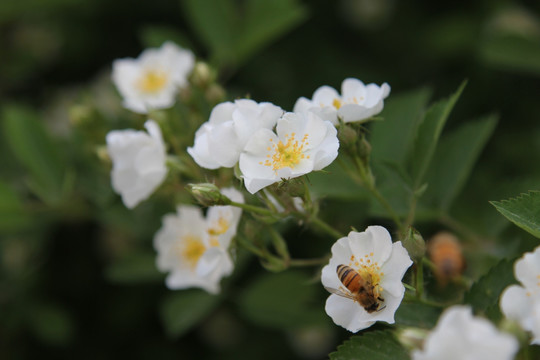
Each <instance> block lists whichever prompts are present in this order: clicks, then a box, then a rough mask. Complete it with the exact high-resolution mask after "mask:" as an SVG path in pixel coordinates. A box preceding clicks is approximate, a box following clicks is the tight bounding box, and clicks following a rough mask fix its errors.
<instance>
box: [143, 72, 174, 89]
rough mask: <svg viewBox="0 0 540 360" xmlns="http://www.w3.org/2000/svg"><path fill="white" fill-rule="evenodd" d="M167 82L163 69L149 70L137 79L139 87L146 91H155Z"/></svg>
mask: <svg viewBox="0 0 540 360" xmlns="http://www.w3.org/2000/svg"><path fill="white" fill-rule="evenodd" d="M166 83H167V74H166V73H165V72H163V71H159V70H158V71H156V70H149V71H147V72H146V73H145V74H144V75H143V76H142V77H141V78H140V79H139V81H138V83H137V86H138V87H139V89H141V90H142V91H144V92H146V93H155V92H157V91H159V90H161V89H162V88H163V87H164V86H165V84H166Z"/></svg>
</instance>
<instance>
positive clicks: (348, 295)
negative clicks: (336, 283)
mask: <svg viewBox="0 0 540 360" xmlns="http://www.w3.org/2000/svg"><path fill="white" fill-rule="evenodd" d="M324 288H325V289H326V291H328V292H329V293H332V294H336V295H339V296H341V297H344V298H347V299H351V300H354V297H353V295H352V294H351V293H350V292H345V291H343V290H341V289H334V288H331V287H326V286H325V287H324Z"/></svg>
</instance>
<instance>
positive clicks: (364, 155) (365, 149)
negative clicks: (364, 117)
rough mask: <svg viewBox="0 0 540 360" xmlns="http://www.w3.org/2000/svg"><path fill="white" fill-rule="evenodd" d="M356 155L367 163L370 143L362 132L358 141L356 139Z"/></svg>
mask: <svg viewBox="0 0 540 360" xmlns="http://www.w3.org/2000/svg"><path fill="white" fill-rule="evenodd" d="M357 146H358V156H360V159H362V161H363V162H364V163H365V164H367V163H368V162H369V156H370V155H371V144H370V143H369V142H368V141H367V140H366V137H365V136H364V134H362V136H361V138H360V141H358V145H357Z"/></svg>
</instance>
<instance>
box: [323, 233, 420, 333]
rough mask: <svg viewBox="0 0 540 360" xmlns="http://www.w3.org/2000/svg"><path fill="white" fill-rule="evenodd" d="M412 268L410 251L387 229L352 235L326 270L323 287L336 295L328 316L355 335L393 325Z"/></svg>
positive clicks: (341, 241)
mask: <svg viewBox="0 0 540 360" xmlns="http://www.w3.org/2000/svg"><path fill="white" fill-rule="evenodd" d="M411 265H412V261H411V258H410V257H409V254H408V253H407V250H405V248H404V247H403V246H402V245H401V242H400V241H398V242H395V243H392V239H391V237H390V234H389V233H388V231H387V230H386V229H385V228H384V227H382V226H369V227H368V228H367V229H366V231H364V232H356V231H351V232H350V233H349V235H348V236H347V237H343V238H341V239H339V240H338V241H337V242H336V243H335V244H334V245H333V246H332V257H331V258H330V262H329V264H328V265H326V266H325V267H324V268H323V269H322V276H321V281H322V284H323V285H324V287H325V288H326V289H327V290H328V291H330V292H331V293H332V295H330V297H328V300H327V301H326V307H325V310H326V313H327V314H328V315H329V316H330V317H331V318H332V320H334V322H335V323H336V324H337V325H340V326H342V327H344V328H345V329H347V330H349V331H351V332H357V331H360V330H362V329H365V328H368V327H370V326H371V325H373V324H374V323H375V322H376V321H385V322H387V323H389V324H393V323H394V313H395V312H396V310H397V308H398V307H399V305H400V304H401V300H402V299H403V295H404V294H405V287H404V286H403V284H402V283H401V279H402V278H403V275H404V274H405V272H406V271H407V269H408V268H409V267H410V266H411Z"/></svg>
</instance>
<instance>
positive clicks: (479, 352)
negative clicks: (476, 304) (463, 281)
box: [412, 306, 519, 360]
mask: <svg viewBox="0 0 540 360" xmlns="http://www.w3.org/2000/svg"><path fill="white" fill-rule="evenodd" d="M518 349H519V344H518V341H517V340H516V339H515V338H513V337H512V336H511V335H509V334H505V333H502V332H500V331H499V330H497V328H496V327H495V326H494V325H493V324H492V323H490V322H489V321H488V320H486V319H482V318H479V317H475V316H473V315H472V309H471V308H470V307H466V306H453V307H451V308H448V309H447V310H446V311H445V312H444V313H443V314H442V315H441V317H440V319H439V321H438V323H437V326H436V327H435V329H433V331H432V332H431V333H430V334H429V336H428V337H427V339H426V341H425V343H424V346H423V349H422V350H415V351H413V353H412V359H413V360H468V359H471V360H472V359H490V360H511V359H513V358H514V356H515V354H516V353H517V351H518Z"/></svg>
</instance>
